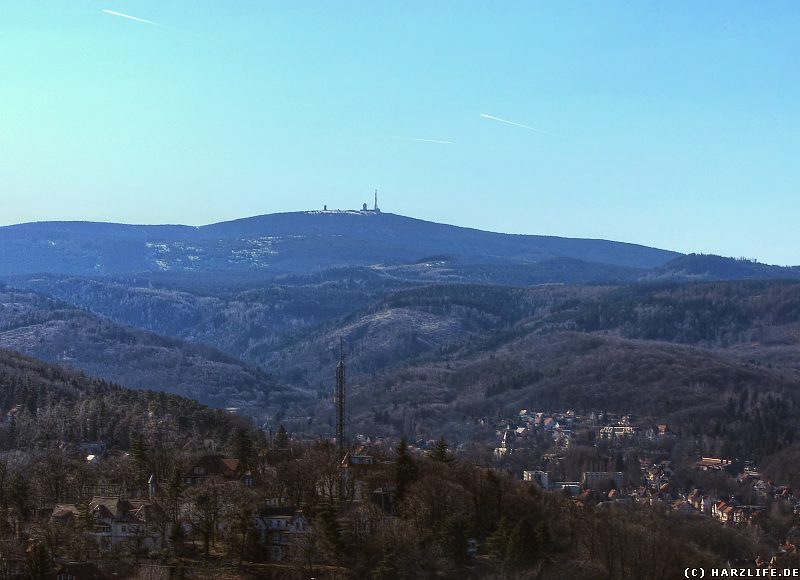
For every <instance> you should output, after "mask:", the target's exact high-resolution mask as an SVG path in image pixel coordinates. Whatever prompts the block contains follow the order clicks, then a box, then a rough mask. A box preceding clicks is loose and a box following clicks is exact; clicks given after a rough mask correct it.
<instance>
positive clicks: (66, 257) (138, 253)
mask: <svg viewBox="0 0 800 580" xmlns="http://www.w3.org/2000/svg"><path fill="white" fill-rule="evenodd" d="M679 255H680V254H678V253H676V252H670V251H666V250H660V249H655V248H649V247H646V246H641V245H636V244H627V243H622V242H613V241H607V240H592V239H577V238H560V237H553V236H534V235H517V234H502V233H494V232H486V231H481V230H476V229H471V228H464V227H458V226H452V225H445V224H438V223H434V222H428V221H424V220H419V219H414V218H410V217H405V216H401V215H396V214H391V213H383V212H380V211H375V210H369V209H363V210H333V211H329V210H323V211H305V212H292V213H277V214H269V215H261V216H256V217H250V218H244V219H238V220H234V221H228V222H221V223H216V224H211V225H207V226H202V227H190V226H180V225H159V226H139V225H125V224H110V223H93V222H37V223H29V224H20V225H15V226H6V227H2V228H0V275H6V276H12V275H26V274H36V273H45V272H47V273H58V274H68V275H128V274H137V273H145V272H208V273H220V274H224V273H231V274H238V275H242V274H244V275H247V274H249V273H256V274H259V275H262V276H264V275H270V274H279V273H308V272H315V271H321V270H326V269H329V268H334V267H353V266H375V265H384V266H398V265H402V264H415V263H418V262H420V261H423V260H427V259H431V258H433V257H435V258H437V259H438V260H446V261H448V262H449V263H454V264H458V265H459V266H474V265H495V266H497V265H505V266H513V265H531V264H536V263H539V262H542V261H544V260H549V259H553V258H571V259H576V260H581V261H583V262H590V263H599V264H608V265H613V266H623V267H629V268H640V269H645V268H654V267H658V266H662V265H664V264H665V263H666V262H668V261H669V260H671V259H673V258H675V257H678V256H679Z"/></svg>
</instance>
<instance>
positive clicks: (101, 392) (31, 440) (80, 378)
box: [0, 349, 236, 450]
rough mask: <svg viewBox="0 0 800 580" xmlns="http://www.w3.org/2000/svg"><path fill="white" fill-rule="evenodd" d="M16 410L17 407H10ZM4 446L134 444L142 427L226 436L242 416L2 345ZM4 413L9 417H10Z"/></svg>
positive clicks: (0, 439) (0, 434)
mask: <svg viewBox="0 0 800 580" xmlns="http://www.w3.org/2000/svg"><path fill="white" fill-rule="evenodd" d="M12 410H13V411H12ZM0 412H2V413H3V414H4V417H5V416H6V415H5V414H8V416H7V417H11V416H12V412H13V421H11V420H4V421H2V422H0V448H1V449H23V450H47V449H56V448H58V447H59V446H63V445H64V444H72V445H76V444H78V443H81V442H91V441H100V440H103V441H106V442H107V444H108V446H109V447H111V448H118V449H128V448H129V446H130V442H131V440H132V437H133V436H134V435H136V434H141V433H144V432H148V431H152V430H153V429H154V427H157V429H159V430H163V429H165V428H167V426H168V425H169V426H170V427H169V428H170V429H172V430H173V431H174V434H175V435H178V434H180V435H179V436H180V437H184V438H188V437H191V436H211V435H212V434H213V435H217V436H220V437H227V435H228V434H229V432H230V431H231V430H232V429H233V428H234V427H235V426H236V421H235V420H234V419H233V418H232V417H231V416H230V415H228V414H226V413H224V412H223V411H215V410H212V409H209V408H208V407H205V406H204V405H201V404H199V403H197V402H196V401H193V400H191V399H186V398H183V397H178V396H175V395H170V394H166V393H159V392H154V391H149V390H130V389H125V388H122V387H120V386H118V385H115V384H113V383H109V382H106V381H103V380H101V379H97V378H94V377H89V376H87V375H85V374H83V373H81V372H76V371H72V370H69V369H65V368H63V367H60V366H57V365H52V364H49V363H45V362H43V361H40V360H37V359H34V358H32V357H29V356H26V355H22V354H20V353H17V352H14V351H9V350H5V349H0ZM7 417H6V418H7Z"/></svg>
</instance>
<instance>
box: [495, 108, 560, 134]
mask: <svg viewBox="0 0 800 580" xmlns="http://www.w3.org/2000/svg"><path fill="white" fill-rule="evenodd" d="M481 117H483V118H484V119H491V120H492V121H499V122H500V123H507V124H508V125H514V126H515V127H522V128H523V129H530V130H531V131H536V132H537V133H544V134H545V135H551V136H553V137H555V135H553V134H552V133H548V132H547V131H542V130H541V129H537V128H536V127H531V126H529V125H523V124H522V123H515V122H514V121H507V120H506V119H501V118H500V117H493V116H492V115H486V114H484V113H481Z"/></svg>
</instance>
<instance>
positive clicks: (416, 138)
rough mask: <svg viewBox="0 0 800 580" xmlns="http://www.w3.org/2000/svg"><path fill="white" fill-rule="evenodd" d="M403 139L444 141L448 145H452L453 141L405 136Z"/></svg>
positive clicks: (431, 141)
mask: <svg viewBox="0 0 800 580" xmlns="http://www.w3.org/2000/svg"><path fill="white" fill-rule="evenodd" d="M403 139H408V140H409V141H424V142H425V143H444V144H447V145H452V143H453V142H452V141H442V140H441V139H423V138H422V137H403Z"/></svg>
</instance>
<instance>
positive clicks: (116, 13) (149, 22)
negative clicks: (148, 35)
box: [103, 9, 164, 26]
mask: <svg viewBox="0 0 800 580" xmlns="http://www.w3.org/2000/svg"><path fill="white" fill-rule="evenodd" d="M103 12H105V13H106V14H112V15H114V16H121V17H122V18H128V19H130V20H135V21H136V22H144V23H145V24H152V25H153V26H164V25H163V24H160V23H158V22H153V21H152V20H145V19H144V18H136V16H131V15H130V14H123V13H122V12H114V11H113V10H106V9H103Z"/></svg>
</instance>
